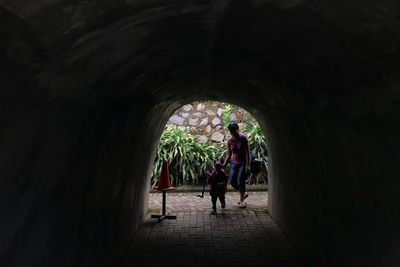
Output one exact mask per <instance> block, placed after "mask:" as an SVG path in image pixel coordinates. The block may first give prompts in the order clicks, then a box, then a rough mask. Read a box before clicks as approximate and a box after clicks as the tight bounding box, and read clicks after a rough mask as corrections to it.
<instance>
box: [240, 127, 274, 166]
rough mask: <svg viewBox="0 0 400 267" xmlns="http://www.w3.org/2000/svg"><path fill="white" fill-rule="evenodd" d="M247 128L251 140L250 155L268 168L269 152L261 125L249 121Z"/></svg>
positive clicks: (246, 131)
mask: <svg viewBox="0 0 400 267" xmlns="http://www.w3.org/2000/svg"><path fill="white" fill-rule="evenodd" d="M246 123H247V127H246V129H245V130H244V132H245V133H246V135H247V137H248V139H249V148H250V153H251V154H252V155H254V156H255V157H257V158H259V159H261V160H262V162H263V165H264V167H265V168H267V162H268V151H267V143H266V142H265V136H264V134H263V133H262V130H261V127H260V124H258V123H257V122H255V121H248V122H246Z"/></svg>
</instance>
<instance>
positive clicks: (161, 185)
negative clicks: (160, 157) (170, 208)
mask: <svg viewBox="0 0 400 267" xmlns="http://www.w3.org/2000/svg"><path fill="white" fill-rule="evenodd" d="M157 190H158V191H162V193H163V195H162V214H161V215H151V218H158V222H161V221H162V220H164V219H169V220H171V219H172V220H174V219H176V216H174V215H167V214H165V212H166V202H167V191H171V190H175V187H173V186H171V182H170V179H169V170H168V161H166V160H164V161H163V165H162V168H161V174H160V177H159V178H158V185H157Z"/></svg>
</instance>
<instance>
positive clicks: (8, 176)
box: [0, 0, 400, 267]
mask: <svg viewBox="0 0 400 267" xmlns="http://www.w3.org/2000/svg"><path fill="white" fill-rule="evenodd" d="M0 5H1V6H0V39H1V40H2V42H0V48H1V49H0V50H1V52H0V71H1V75H0V85H1V92H0V94H1V98H0V104H1V105H0V114H1V117H0V120H1V125H0V126H1V132H0V138H1V143H0V145H1V149H0V159H1V161H0V172H1V174H0V177H1V187H0V188H1V189H0V190H1V193H0V198H1V201H0V203H1V204H0V212H1V219H0V223H1V230H0V231H1V236H2V238H1V239H2V241H1V242H0V265H2V266H27V265H29V266H115V262H116V259H117V258H118V256H119V255H120V254H121V251H122V250H123V249H124V248H125V247H126V244H127V243H128V242H129V241H130V240H132V239H133V240H134V239H135V238H136V237H135V236H136V235H137V234H138V232H137V229H138V227H139V225H140V223H141V222H142V221H143V220H144V215H145V211H146V207H145V204H144V203H146V202H147V198H148V189H149V183H148V181H147V180H146V179H143V177H148V174H149V172H150V171H151V164H149V162H151V158H152V156H153V155H152V153H153V152H154V151H155V146H156V143H157V139H158V138H159V137H160V134H161V132H162V129H163V127H164V124H165V122H166V121H167V120H168V117H169V115H170V114H172V112H173V111H174V110H175V109H177V108H178V107H180V106H182V105H183V104H185V103H188V102H192V101H194V100H197V99H213V100H217V101H225V102H230V103H233V104H236V105H239V106H242V107H243V108H245V109H247V110H249V111H250V112H251V113H252V114H253V115H254V116H255V117H256V119H257V120H258V121H259V123H260V124H261V125H262V128H263V129H265V131H266V132H267V133H268V138H269V145H270V147H269V149H270V151H269V152H270V154H271V157H270V162H269V164H270V166H269V168H270V170H269V171H270V177H271V179H270V181H269V200H268V201H269V213H270V215H271V216H272V218H273V219H274V222H275V223H276V224H277V225H278V226H279V227H280V229H281V230H282V231H283V232H284V233H285V234H286V236H287V238H288V239H289V240H290V242H291V243H292V244H293V246H294V247H295V248H296V249H297V251H298V252H299V253H300V255H302V256H303V257H304V258H305V259H306V261H307V263H308V264H309V265H310V266H323V267H325V266H328V267H331V266H332V267H335V266H368V267H369V266H371V267H372V266H374V267H375V266H385V267H392V266H393V267H397V266H398V265H399V262H400V258H399V255H400V253H399V251H400V241H399V239H398V237H399V236H400V215H399V214H400V212H399V206H398V205H397V203H399V201H400V199H399V198H400V194H399V192H398V191H399V190H398V188H399V183H400V182H399V179H398V173H399V172H400V169H399V168H400V164H399V158H398V154H399V152H400V143H399V140H398V136H399V135H400V123H399V121H400V119H399V118H400V105H399V103H400V100H399V99H400V90H399V86H400V80H399V75H398V73H399V69H400V66H399V62H400V59H399V54H400V53H399V51H400V35H399V31H398V27H399V20H398V13H399V12H400V7H399V5H398V3H397V2H396V1H386V2H385V3H377V1H364V2H362V3H361V2H360V3H358V4H349V3H343V2H340V1H337V2H332V1H322V2H318V3H316V2H315V1H310V0H304V1H242V0H232V1H212V2H209V1H202V0H200V1H189V2H185V3H182V2H180V1H165V2H163V3H160V2H158V1H151V0H149V1H146V2H144V1H135V0H131V1H122V0H121V1H113V2H112V3H111V2H110V3H108V2H105V1H100V0H96V1H90V2H88V1H85V2H79V3H78V2H75V1H73V2H67V1H40V0H38V1H34V0H32V1H25V0H16V1H7V0H3V1H0ZM132 222H134V223H133V224H132ZM266 264H267V263H266Z"/></svg>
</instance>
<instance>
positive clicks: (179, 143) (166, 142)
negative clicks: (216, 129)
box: [152, 127, 225, 185]
mask: <svg viewBox="0 0 400 267" xmlns="http://www.w3.org/2000/svg"><path fill="white" fill-rule="evenodd" d="M224 152H225V151H224V150H223V147H222V146H217V147H214V146H211V145H209V144H200V143H199V142H197V140H196V138H195V137H194V136H192V135H191V134H190V133H189V131H188V130H185V131H181V130H179V129H178V128H176V127H174V128H173V129H172V130H165V131H164V132H163V134H162V136H161V140H160V143H159V146H158V149H157V155H156V159H155V161H154V167H153V175H152V184H153V185H154V184H155V183H156V182H157V180H158V176H159V175H160V172H161V167H162V162H163V160H167V161H168V162H169V172H170V177H171V183H172V184H174V185H182V184H197V183H198V182H199V181H198V179H199V176H200V175H202V174H203V173H204V172H205V171H206V170H208V169H210V168H211V167H212V166H213V160H214V159H216V158H217V157H222V156H223V154H224Z"/></svg>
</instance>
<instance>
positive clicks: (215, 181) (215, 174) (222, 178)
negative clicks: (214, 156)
mask: <svg viewBox="0 0 400 267" xmlns="http://www.w3.org/2000/svg"><path fill="white" fill-rule="evenodd" d="M208 174H209V177H208V183H209V185H210V195H211V203H212V211H211V214H217V206H216V205H217V198H219V201H220V202H221V207H222V208H225V193H226V191H227V185H228V179H229V178H228V176H227V175H226V173H225V172H224V170H223V168H222V162H221V161H219V160H216V161H215V162H214V169H213V171H212V172H211V173H208Z"/></svg>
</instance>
